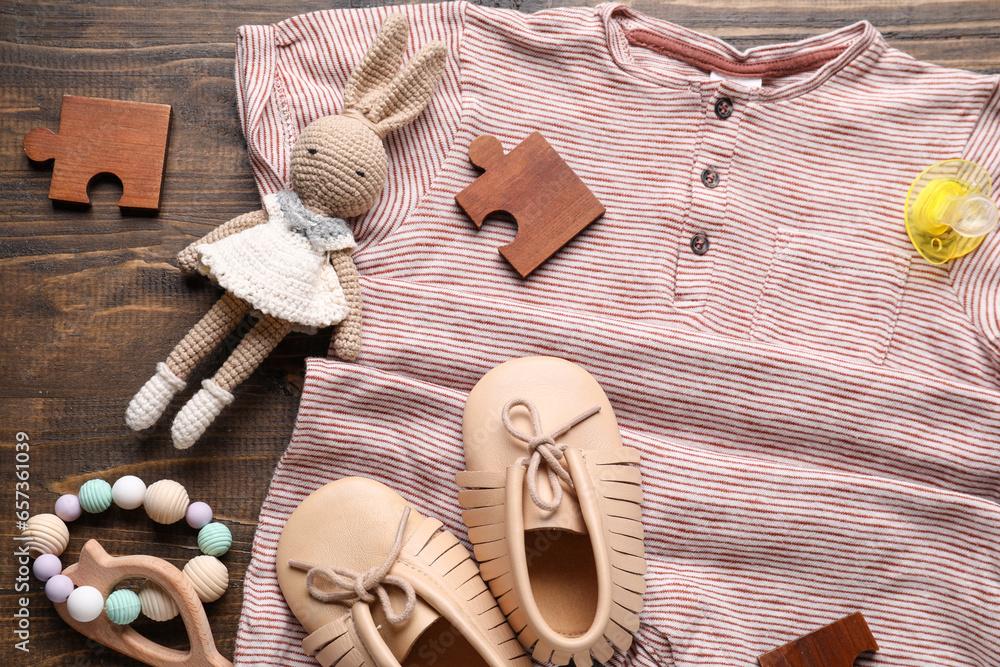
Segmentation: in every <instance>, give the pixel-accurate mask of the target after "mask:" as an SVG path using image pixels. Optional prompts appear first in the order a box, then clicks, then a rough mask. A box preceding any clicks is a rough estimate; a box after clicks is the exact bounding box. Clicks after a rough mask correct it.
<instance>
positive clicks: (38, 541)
mask: <svg viewBox="0 0 1000 667" xmlns="http://www.w3.org/2000/svg"><path fill="white" fill-rule="evenodd" d="M21 534H22V535H24V536H25V537H27V538H28V540H27V545H28V554H29V555H30V556H31V557H32V558H38V557H39V556H41V555H42V554H52V555H53V556H61V555H62V552H63V551H65V550H66V545H67V544H69V528H67V527H66V524H65V523H63V520H62V519H60V518H59V517H57V516H56V515H55V514H36V515H35V516H33V517H31V518H29V519H28V521H27V527H26V528H25V529H24V532H22V533H21Z"/></svg>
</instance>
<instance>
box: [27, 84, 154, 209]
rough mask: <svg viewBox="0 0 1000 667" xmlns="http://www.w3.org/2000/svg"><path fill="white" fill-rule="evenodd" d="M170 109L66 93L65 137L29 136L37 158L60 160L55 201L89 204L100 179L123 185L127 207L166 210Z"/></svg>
mask: <svg viewBox="0 0 1000 667" xmlns="http://www.w3.org/2000/svg"><path fill="white" fill-rule="evenodd" d="M169 132H170V107H169V106H168V105H166V104H146V103H144V102H123V101H121V100H102V99H97V98H93V97H75V96H73V95H63V99H62V113H61V114H60V117H59V133H58V134H56V133H53V132H52V131H51V130H47V129H45V128H41V127H40V128H37V129H34V130H32V131H31V132H29V133H28V134H27V135H26V136H25V137H24V152H25V153H26V154H27V156H28V157H29V158H31V159H32V160H36V161H39V162H43V161H45V160H51V159H53V158H54V159H55V167H54V168H53V170H52V185H51V186H50V187H49V199H57V200H60V201H68V202H75V203H78V204H89V203H90V197H89V196H88V195H87V186H88V185H89V184H90V181H91V179H93V178H94V176H97V175H98V174H102V173H109V174H114V175H115V176H117V177H118V178H119V179H120V180H121V182H122V196H121V199H119V200H118V206H120V207H121V208H125V209H128V208H138V209H152V210H157V209H159V208H160V184H161V182H162V181H163V167H164V163H165V161H166V156H167V135H168V134H169Z"/></svg>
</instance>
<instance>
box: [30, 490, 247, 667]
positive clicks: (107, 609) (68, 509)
mask: <svg viewBox="0 0 1000 667" xmlns="http://www.w3.org/2000/svg"><path fill="white" fill-rule="evenodd" d="M112 503H114V504H116V505H118V506H119V507H121V508H123V509H135V508H137V507H139V506H145V509H146V513H147V514H149V516H150V518H152V519H153V520H154V521H156V522H158V523H174V522H176V521H179V520H180V519H182V518H186V519H187V522H188V524H189V525H190V526H191V527H192V528H196V529H198V530H199V532H198V547H199V548H200V549H201V551H202V553H203V554H204V555H202V556H197V557H195V558H192V559H191V560H190V561H189V562H188V563H187V565H186V566H185V567H184V570H183V571H181V570H178V569H177V568H176V567H174V566H173V565H171V564H170V563H168V562H167V561H165V560H163V559H160V558H155V557H153V556H141V555H139V556H122V557H117V558H116V557H112V556H109V555H108V554H107V552H105V551H104V549H103V548H102V547H101V545H100V544H99V543H98V542H97V541H96V540H90V541H88V542H87V544H86V545H84V547H83V550H82V551H81V552H80V561H79V562H78V563H76V564H74V565H71V566H69V567H68V568H66V569H65V570H62V561H60V559H59V556H60V555H62V553H63V551H64V550H65V548H66V546H67V544H68V542H69V530H68V529H67V528H66V523H65V522H66V521H73V520H75V519H77V518H79V517H80V515H81V513H82V512H84V511H86V512H89V513H98V512H103V511H104V510H106V509H107V508H108V507H110V506H111V504H112ZM22 539H24V540H25V541H26V542H27V547H28V552H29V554H30V555H31V556H32V557H34V558H35V563H34V565H33V570H34V573H35V576H36V577H37V578H38V579H39V580H41V581H44V582H45V595H46V597H48V598H49V599H50V600H51V601H52V602H54V603H55V606H56V611H57V612H58V613H59V616H61V617H62V619H63V620H64V621H66V622H67V623H68V624H69V625H71V626H72V627H73V628H75V629H76V630H77V631H79V632H80V633H82V634H83V635H85V636H87V637H89V638H91V639H93V640H95V641H99V642H101V643H102V644H104V645H106V646H109V647H110V648H113V649H115V650H116V651H119V652H121V653H124V654H126V655H128V656H131V657H133V658H135V659H137V660H141V661H143V662H145V663H146V664H149V665H154V666H155V667H168V666H175V665H186V666H188V667H231V665H232V663H230V662H229V661H228V660H226V659H225V658H223V657H222V656H221V655H220V654H219V652H218V650H217V649H216V647H215V643H214V641H213V640H212V630H211V628H210V627H209V625H208V618H207V616H206V615H205V610H204V607H203V606H202V603H203V602H212V601H214V600H217V599H219V598H220V597H222V595H223V593H225V591H226V588H227V587H228V585H229V572H228V571H227V570H226V566H225V565H223V564H222V562H221V561H219V560H218V558H216V556H221V555H223V554H224V553H226V551H228V550H229V547H230V546H231V544H232V534H231V533H230V531H229V528H227V527H226V526H225V525H223V524H221V523H212V509H211V508H210V507H209V506H208V505H206V504H205V503H200V502H199V503H190V502H189V501H188V495H187V491H186V490H185V489H184V487H183V486H181V485H180V484H178V483H177V482H174V481H173V480H160V481H159V482H156V483H154V484H151V485H150V486H149V487H148V488H147V487H146V485H145V484H144V483H143V482H142V480H140V479H139V478H138V477H135V476H132V475H127V476H125V477H122V478H120V479H119V480H118V481H117V482H115V484H114V486H111V485H110V484H108V483H107V482H105V481H104V480H100V479H92V480H90V481H88V482H86V483H85V484H84V485H83V486H82V487H81V488H80V492H79V495H76V496H74V495H72V494H66V495H63V496H60V498H59V499H58V500H57V501H56V514H55V515H52V514H39V515H36V516H33V517H31V518H30V519H28V521H27V527H26V528H25V530H24V532H23V534H22ZM136 577H146V582H145V583H144V584H143V586H142V589H141V590H140V591H139V593H138V594H136V593H135V592H134V591H132V590H129V589H127V588H120V589H117V590H115V586H117V585H118V584H119V583H121V582H122V581H124V580H126V579H132V578H136ZM140 612H141V613H142V614H143V615H145V616H147V617H148V618H150V619H152V620H154V621H168V620H170V619H172V618H174V617H175V616H177V615H178V614H180V616H181V618H182V619H183V620H184V626H185V627H186V628H187V631H188V637H189V639H190V640H191V648H190V650H188V651H178V650H176V649H170V648H167V647H164V646H161V645H159V644H156V643H155V642H153V641H151V640H149V639H147V638H146V637H143V636H142V635H141V634H139V633H138V632H136V631H135V630H133V629H132V628H130V627H128V624H129V623H131V622H132V621H134V620H135V619H136V618H137V617H138V616H139V613H140Z"/></svg>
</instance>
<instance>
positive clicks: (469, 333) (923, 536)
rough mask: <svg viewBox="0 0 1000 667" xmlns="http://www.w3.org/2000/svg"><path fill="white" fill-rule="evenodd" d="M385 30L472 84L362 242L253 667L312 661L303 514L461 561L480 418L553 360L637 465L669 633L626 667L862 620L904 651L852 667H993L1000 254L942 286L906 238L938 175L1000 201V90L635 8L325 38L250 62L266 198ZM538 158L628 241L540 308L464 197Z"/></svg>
mask: <svg viewBox="0 0 1000 667" xmlns="http://www.w3.org/2000/svg"><path fill="white" fill-rule="evenodd" d="M389 11H401V12H403V13H405V14H406V16H407V18H408V19H409V22H410V27H411V38H410V42H411V43H410V50H409V55H410V56H412V54H413V53H414V52H415V51H416V50H417V49H418V48H419V47H420V46H422V45H423V44H425V43H427V42H428V41H430V40H433V39H438V40H442V41H443V42H445V44H446V45H447V46H448V49H449V59H448V64H447V67H446V70H445V73H444V77H443V79H442V82H441V84H440V86H439V88H438V90H437V92H436V94H435V96H434V99H433V101H432V102H431V104H430V106H429V107H428V108H427V110H426V111H425V112H424V113H423V114H422V115H421V116H420V118H418V120H417V121H416V122H415V123H414V124H413V125H411V126H408V127H406V128H403V129H401V130H399V131H397V132H396V133H394V134H392V135H390V136H389V137H388V138H387V140H386V146H387V150H388V152H389V159H390V174H389V181H388V183H387V185H386V188H385V190H384V192H383V194H382V196H381V198H380V199H379V201H378V203H377V204H376V205H375V207H374V208H373V209H372V210H371V211H370V212H369V213H368V214H366V215H365V216H363V217H362V218H361V219H359V220H357V221H355V222H354V227H353V231H354V234H355V236H356V237H357V239H358V250H357V251H356V252H355V254H354V258H355V262H356V263H357V266H358V269H359V272H360V274H361V285H362V290H363V295H364V303H365V314H364V336H365V338H364V342H363V350H362V354H361V356H360V357H359V359H358V362H357V363H354V364H345V363H341V362H337V361H335V360H325V359H312V360H310V361H309V363H308V370H307V377H306V387H305V390H304V393H303V397H302V402H301V406H300V411H299V415H298V419H297V423H296V428H295V432H294V435H293V437H292V441H291V443H290V445H289V448H288V451H287V453H286V454H285V456H284V457H283V458H282V460H281V462H280V464H279V466H278V469H277V471H276V473H275V477H274V479H273V481H272V485H271V488H270V490H269V493H268V496H267V499H266V500H265V503H264V506H263V508H262V512H261V517H260V524H259V528H258V532H257V536H256V541H255V545H254V557H253V562H252V563H251V566H250V569H249V570H248V573H247V579H246V588H245V604H244V610H243V617H242V619H241V625H240V634H239V638H238V644H237V663H238V664H241V665H312V664H315V662H314V661H313V660H312V658H309V657H307V656H306V655H305V654H304V653H303V652H302V650H301V648H300V646H299V642H300V641H301V639H302V637H303V636H304V632H303V631H302V629H301V628H300V627H299V626H298V624H297V622H296V621H295V619H294V617H292V616H291V614H290V613H289V612H288V609H287V607H286V606H285V605H284V603H283V601H282V598H281V595H280V591H279V590H278V587H277V582H276V579H275V575H274V554H275V548H276V545H277V539H278V536H279V534H280V532H281V527H282V526H283V524H284V521H285V519H286V518H287V517H288V515H289V514H290V513H291V511H292V510H293V509H294V508H295V507H296V506H297V504H298V503H299V502H300V501H301V500H302V499H303V498H304V497H305V496H306V495H308V494H309V493H310V492H311V491H312V490H314V489H315V488H317V487H318V486H320V485H322V484H324V483H326V482H328V481H330V480H332V479H336V478H338V477H341V476H344V475H352V474H360V475H365V476H369V477H374V478H376V479H379V480H380V481H383V482H385V483H386V484H389V485H390V486H392V487H393V488H395V489H397V490H398V491H400V493H402V494H403V495H404V496H405V497H406V498H407V499H408V500H409V501H411V502H412V503H413V504H414V505H415V506H416V507H418V508H419V509H420V510H421V511H422V512H424V513H425V514H428V515H431V516H435V517H438V518H440V519H441V520H442V521H443V522H444V524H445V526H446V527H447V528H448V529H450V530H452V531H453V532H455V533H456V534H458V535H460V536H464V527H463V526H462V524H461V520H460V512H459V507H458V504H457V500H456V493H457V487H456V486H455V482H454V475H455V473H456V472H457V471H459V470H462V469H464V461H463V457H462V444H461V427H460V424H461V412H462V407H463V404H464V396H465V395H466V393H467V392H468V390H469V389H470V388H471V387H472V386H473V385H474V384H475V382H476V381H477V380H478V379H479V377H481V376H482V375H483V374H484V373H485V372H487V371H488V370H489V369H490V368H492V367H494V366H496V365H497V364H499V363H501V362H503V361H504V360H506V359H509V358H512V357H518V356H525V355H532V354H551V355H555V356H560V357H565V358H567V359H570V360H571V361H574V362H576V363H579V364H581V365H582V366H584V367H585V368H587V369H588V370H589V371H590V372H591V373H593V374H594V375H595V377H596V378H597V379H598V381H599V382H600V383H601V384H602V386H603V387H604V388H605V389H606V391H607V393H608V395H609V397H610V399H611V402H612V405H614V407H615V410H616V413H617V416H618V420H619V423H620V424H621V427H622V434H623V437H624V439H625V441H626V444H627V445H630V446H634V447H637V448H638V449H639V450H640V451H641V453H642V456H643V463H642V472H643V483H644V490H645V499H644V504H643V512H644V522H645V526H646V552H647V559H648V563H649V573H648V574H647V586H648V591H647V594H646V608H645V611H644V612H643V615H642V626H641V628H640V631H639V633H638V634H637V636H636V642H635V644H634V645H633V647H632V648H631V649H630V650H629V651H628V652H627V653H625V654H619V655H618V656H616V658H615V664H624V665H676V666H678V667H688V666H694V665H717V666H720V667H721V666H726V667H736V666H746V667H749V666H751V665H755V664H756V656H757V655H759V654H761V653H764V652H766V651H768V650H770V649H772V648H774V647H776V646H778V645H780V644H784V643H786V642H787V641H790V640H791V639H794V638H796V637H798V636H800V635H802V634H805V633H806V632H809V631H811V630H814V629H817V628H819V627H820V626H823V625H826V624H827V623H830V622H832V621H834V620H836V619H838V618H841V617H843V616H846V615H847V614H849V613H851V612H853V611H857V610H861V611H863V612H864V614H865V617H866V618H867V619H868V622H869V625H870V626H871V628H872V631H873V632H874V634H875V636H876V639H877V640H878V642H879V645H880V647H881V651H880V652H879V653H878V654H876V657H866V658H863V659H862V660H861V661H859V664H879V665H893V666H898V667H904V666H910V665H915V664H927V663H930V662H932V661H933V663H934V664H938V665H946V666H958V665H970V666H971V665H997V664H1000V558H998V547H1000V537H998V528H1000V505H998V502H1000V493H998V482H1000V462H998V460H997V451H998V446H997V443H998V436H1000V323H998V319H997V301H998V285H1000V277H998V270H997V267H998V262H1000V240H998V237H997V234H992V235H991V236H989V237H987V238H986V240H985V242H984V243H983V245H982V246H981V247H980V248H979V249H978V250H976V251H975V252H974V253H973V254H972V255H969V256H968V257H965V258H962V259H960V260H956V261H953V262H951V263H949V264H946V265H940V266H935V265H931V264H929V263H928V262H926V261H925V260H923V259H922V258H921V257H920V256H919V254H918V253H917V252H916V251H915V250H914V249H913V247H912V246H911V245H910V242H909V240H908V238H907V235H906V231H905V229H904V225H903V217H902V210H903V201H904V199H905V197H906V193H907V189H908V187H909V185H910V183H911V181H912V180H913V179H914V178H915V177H916V175H917V174H918V173H919V172H920V171H921V170H923V169H924V168H925V167H927V166H929V165H931V164H933V163H935V162H937V161H940V160H943V159H947V158H953V157H964V158H967V159H970V160H974V161H976V162H978V163H980V164H981V165H982V166H983V167H985V168H986V169H987V170H989V171H990V172H991V173H992V174H993V175H994V176H997V175H1000V92H998V79H1000V77H997V76H983V75H976V74H972V73H969V72H963V71H959V70H951V69H946V68H942V67H938V66H935V65H932V64H928V63H923V62H920V61H917V60H916V59H914V58H912V57H911V56H908V55H907V54H905V53H902V52H900V51H898V50H896V49H894V48H892V47H890V46H888V45H887V44H886V42H885V40H884V39H883V38H882V36H881V35H880V34H879V33H878V31H877V30H876V29H875V28H874V27H873V26H871V25H870V24H868V23H866V22H862V23H858V24H855V25H852V26H848V27H846V28H843V29H840V30H836V31H834V32H831V33H829V34H825V35H820V36H817V37H812V38H809V39H805V40H803V41H800V42H796V43H792V44H782V45H776V46H767V47H758V48H754V49H750V50H748V51H746V52H740V51H737V50H735V49H733V48H732V47H731V46H729V45H727V44H726V43H724V42H722V41H719V40H717V39H714V38H712V37H708V36H705V35H702V34H699V33H696V32H693V31H690V30H687V29H685V28H682V27H680V26H676V25H673V24H670V23H667V22H664V21H660V20H655V19H651V18H648V17H645V16H643V15H642V14H640V13H638V12H636V11H634V10H632V9H630V8H628V7H625V6H622V5H614V4H605V5H599V6H597V7H595V8H584V7H578V8H564V9H553V10H546V11H542V12H538V13H536V14H532V15H525V14H521V13H518V12H516V11H511V10H501V9H492V8H484V7H479V6H476V5H472V4H468V3H465V2H450V3H444V4H438V5H408V6H405V7H397V8H367V9H350V10H330V11H323V12H316V13H313V14H307V15H303V16H298V17H294V18H291V19H288V20H287V21H283V22H281V23H278V24H275V25H269V26H245V27H243V28H241V29H240V32H239V44H238V59H237V66H236V74H237V89H238V100H239V111H240V115H241V120H242V123H243V128H244V132H245V135H246V138H247V145H248V149H249V152H250V157H251V161H252V165H253V169H254V174H255V177H256V179H257V183H258V185H259V187H260V190H261V194H262V195H269V194H272V193H274V192H277V191H279V190H282V189H285V188H287V187H288V156H289V152H290V149H291V146H292V144H293V143H294V141H295V139H296V138H297V136H298V133H299V132H301V130H302V129H303V128H304V127H305V126H306V125H307V124H308V123H309V122H310V121H312V120H314V119H315V118H317V117H320V116H322V115H326V114H329V113H337V112H339V110H340V108H341V103H342V91H343V88H344V84H345V83H346V80H347V77H348V75H349V74H350V72H351V70H352V69H353V67H354V66H355V65H356V64H357V62H358V61H359V60H360V58H361V56H362V54H363V53H364V52H365V50H366V49H367V48H368V46H369V45H370V44H371V41H372V39H373V38H374V35H375V33H376V32H377V30H378V27H379V26H380V25H381V23H382V21H383V20H384V18H385V16H386V15H387V14H388V12H389ZM751 79H760V82H759V83H760V85H756V84H757V82H756V81H750V80H751ZM536 130H538V131H540V132H541V133H542V134H543V135H544V136H545V137H546V139H548V141H549V143H551V144H552V146H553V147H554V148H555V149H556V150H557V151H558V152H559V154H560V155H561V156H562V157H563V158H564V159H565V160H566V161H567V162H568V163H569V165H570V166H571V167H572V168H573V169H574V170H575V171H576V173H577V174H578V175H579V176H580V177H581V179H582V180H583V181H584V182H585V183H586V184H587V185H588V187H590V189H591V190H592V191H593V192H594V193H595V194H596V195H597V197H598V198H599V199H600V200H601V202H602V203H603V204H604V206H605V207H606V209H607V211H606V213H605V215H604V216H603V217H602V218H600V219H599V220H598V221H597V222H595V223H594V224H592V225H591V226H590V227H588V228H587V229H586V230H585V231H584V232H583V233H581V234H580V235H579V236H578V237H577V238H576V239H574V240H573V241H572V242H570V243H569V244H568V245H567V246H565V247H564V248H562V249H561V250H560V251H559V252H558V253H557V254H556V255H554V256H553V257H552V258H551V259H549V260H548V261H547V262H546V263H544V264H543V265H542V266H541V267H540V268H538V269H537V270H536V271H535V272H534V273H533V274H532V275H531V276H530V277H529V278H528V279H522V278H520V277H519V276H518V275H517V274H516V273H515V272H514V271H513V269H512V268H511V267H510V266H509V265H508V264H507V263H506V262H505V260H504V259H503V258H502V257H501V256H500V255H499V254H498V252H497V248H498V247H499V246H502V245H505V244H506V243H509V242H510V240H511V238H512V237H513V234H514V230H513V229H512V228H511V226H510V225H508V224H505V223H503V222H500V221H489V222H487V224H485V225H484V226H483V228H482V229H477V228H476V227H475V225H474V224H473V223H472V222H471V221H470V220H469V219H468V218H467V217H466V216H465V215H464V214H463V213H462V211H461V210H460V209H459V208H458V207H457V205H456V204H455V200H454V197H455V194H456V193H458V192H459V191H461V190H462V189H463V188H465V187H466V186H467V185H469V183H471V182H472V181H473V180H475V178H476V177H477V176H478V172H477V171H476V170H475V169H474V167H473V166H472V165H471V164H470V162H469V159H468V148H469V145H470V143H471V142H472V140H473V139H474V138H476V137H477V136H480V135H482V134H491V135H493V136H495V137H497V138H498V139H499V140H500V141H501V143H502V144H503V145H504V147H505V149H506V150H507V151H509V150H511V149H512V148H514V147H515V146H516V145H517V144H518V143H519V142H520V141H522V140H523V139H524V138H526V137H527V136H528V135H529V134H531V133H532V132H534V131H536Z"/></svg>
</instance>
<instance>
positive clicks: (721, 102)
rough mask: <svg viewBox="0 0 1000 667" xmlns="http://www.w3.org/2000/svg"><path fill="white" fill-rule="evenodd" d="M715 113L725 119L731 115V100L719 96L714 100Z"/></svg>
mask: <svg viewBox="0 0 1000 667" xmlns="http://www.w3.org/2000/svg"><path fill="white" fill-rule="evenodd" d="M715 115H716V116H718V117H719V118H721V119H722V120H726V119H727V118H729V117H730V116H732V115H733V101H732V100H731V99H729V98H728V97H720V98H719V99H718V100H717V101H716V102H715Z"/></svg>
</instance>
